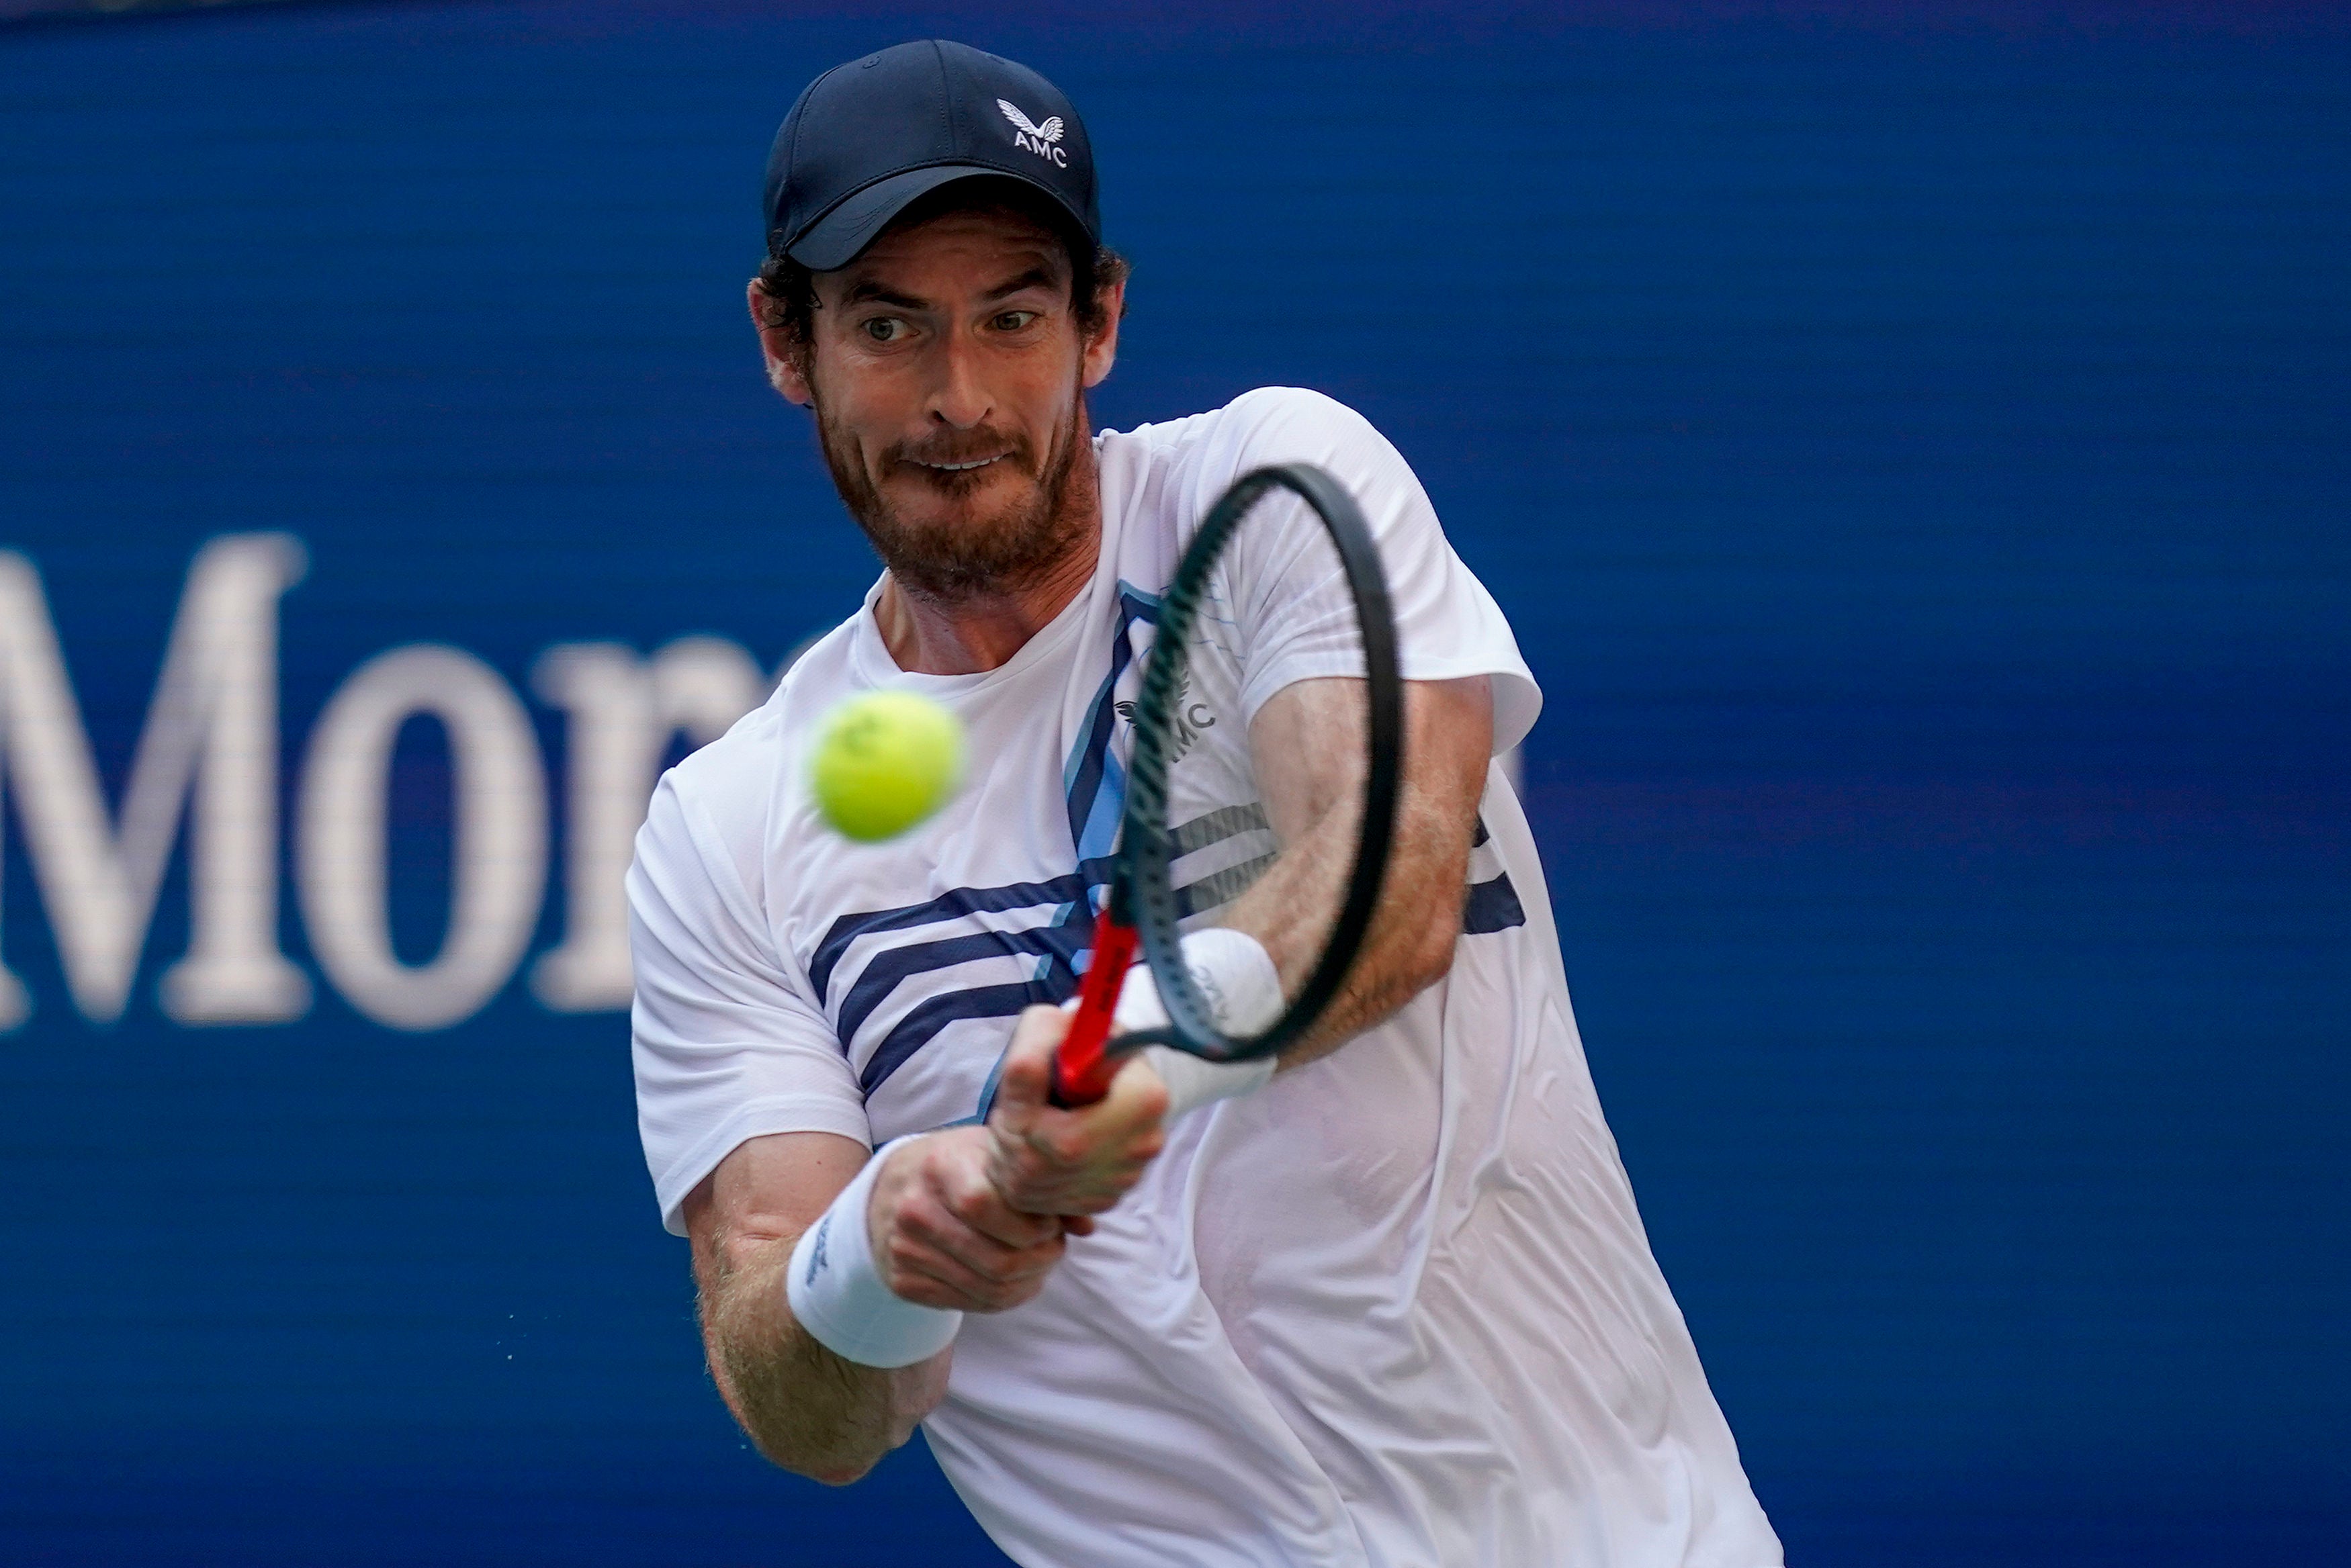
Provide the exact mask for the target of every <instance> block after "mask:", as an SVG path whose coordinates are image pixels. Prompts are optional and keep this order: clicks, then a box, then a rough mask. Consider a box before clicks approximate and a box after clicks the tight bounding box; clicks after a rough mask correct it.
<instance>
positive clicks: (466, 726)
mask: <svg viewBox="0 0 2351 1568" xmlns="http://www.w3.org/2000/svg"><path fill="white" fill-rule="evenodd" d="M415 714H428V715H430V716H432V717H433V718H435V719H438V720H439V721H440V722H441V723H442V725H443V727H444V729H445V730H446V731H447V732H448V737H449V765H450V773H451V774H452V775H453V783H454V786H455V787H454V789H453V791H452V794H453V796H454V799H453V800H452V802H451V810H452V815H453V819H454V820H453V832H452V833H451V839H452V848H451V857H450V858H451V866H450V897H449V903H450V909H449V929H448V934H447V935H446V936H445V937H444V938H443V939H442V942H441V950H440V951H439V952H437V953H435V954H434V957H433V960H432V961H431V962H430V963H426V964H424V965H423V966H421V967H417V968H411V967H409V966H408V965H406V964H403V963H402V962H401V961H400V960H399V958H398V957H397V956H396V955H395V954H394V953H393V952H392V919H391V911H390V910H389V909H387V907H386V905H385V888H384V877H385V871H384V858H385V851H386V846H385V841H384V831H385V812H386V798H385V797H386V794H387V792H388V790H389V788H390V785H391V770H392V746H393V744H394V742H396V741H397V739H398V738H399V734H400V727H401V725H402V723H403V722H405V721H406V720H408V719H409V718H410V717H411V716H412V715H415ZM298 815H299V823H298V829H297V831H298V845H299V848H300V855H299V858H298V872H299V877H298V887H299V888H300V890H301V895H302V918H303V920H304V922H305V923H306V924H307V925H308V929H309V933H310V949H311V951H312V952H313V953H315V954H316V955H317V957H318V960H319V967H320V968H321V969H323V970H325V971H327V978H328V979H329V980H331V981H334V982H335V988H336V989H337V990H338V991H340V992H342V993H343V997H344V999H345V1000H346V1001H348V1002H350V1004H351V1005H352V1006H353V1007H355V1008H357V1009H359V1011H360V1012H363V1013H365V1014H366V1015H367V1016H368V1017H370V1018H372V1019H374V1020H375V1021H376V1022H377V1023H384V1024H389V1025H390V1026H392V1028H394V1029H420V1030H421V1029H441V1028H445V1027H447V1026H448V1025H450V1024H452V1023H459V1022H461V1021H462V1020H464V1019H465V1018H467V1017H470V1016H471V1015H472V1014H473V1013H474V1012H475V1010H477V1009H478V1008H480V1007H481V1005H482V1004H483V1003H484V1002H487V1001H488V1000H489V999H490V998H491V997H492V996H494V995H495V994H496V992H497V990H498V988H499V987H500V986H502V985H504V984H505V983H506V981H507V976H509V975H511V974H512V973H513V972H514V969H515V965H516V964H517V962H519V961H521V959H522V953H523V949H524V948H525V947H526V946H528V944H529V942H530V937H531V930H532V928H533V927H535V926H537V925H538V908H539V899H540V898H541V896H542V895H543V894H544V893H545V892H546V889H547V780H546V776H545V773H544V771H543V770H542V768H541V767H540V765H539V755H538V737H537V736H536V735H535V734H533V733H532V732H531V727H530V716H529V715H528V713H526V712H525V711H523V706H522V702H521V701H520V700H519V699H517V697H516V696H515V694H514V691H513V689H512V688H510V687H508V686H507V683H506V681H505V680H502V679H500V678H499V676H498V673H497V671H496V670H492V669H491V668H490V667H489V666H488V665H486V664H484V663H483V662H482V661H481V660H480V659H476V658H475V657H474V656H473V655H472V654H470V653H467V652H465V651H464V650H463V649H455V648H444V647H441V646H438V645H436V644H432V643H418V644H415V645H413V646H412V647H408V648H395V649H392V650H390V651H389V652H386V653H381V654H378V655H377V656H376V657H375V658H373V659H370V660H368V662H366V663H365V664H362V665H360V667H359V669H357V670H353V671H352V672H351V675H350V679H348V680H345V681H344V682H343V684H342V687H341V689H340V690H339V691H336V693H335V695H334V697H333V698H332V700H330V701H329V702H328V704H327V708H326V711H324V712H323V713H321V714H319V724H318V728H317V729H315V730H313V731H312V732H311V734H310V752H309V757H308V761H307V762H306V763H305V764H304V767H303V771H302V797H301V802H300V805H299V806H298Z"/></svg>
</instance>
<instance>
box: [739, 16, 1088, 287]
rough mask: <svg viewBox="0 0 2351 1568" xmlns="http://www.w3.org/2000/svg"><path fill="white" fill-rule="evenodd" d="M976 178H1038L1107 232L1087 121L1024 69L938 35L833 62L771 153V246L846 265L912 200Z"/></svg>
mask: <svg viewBox="0 0 2351 1568" xmlns="http://www.w3.org/2000/svg"><path fill="white" fill-rule="evenodd" d="M975 175H989V176H995V177H998V178H1010V179H1014V180H1019V181H1021V182H1025V183H1027V184H1029V185H1033V186H1035V187H1036V188H1037V189H1038V190H1040V191H1042V192H1045V194H1047V195H1048V196H1050V197H1052V198H1053V200H1054V201H1055V202H1058V203H1060V205H1061V208H1062V210H1063V211H1065V212H1067V213H1069V215H1070V217H1071V220H1072V221H1073V222H1074V223H1076V224H1077V226H1078V228H1079V229H1080V230H1081V232H1082V233H1083V234H1084V235H1085V237H1086V239H1087V240H1088V241H1089V242H1091V243H1092V244H1097V245H1099V244H1101V243H1102V211H1101V207H1100V205H1099V203H1098V202H1096V200H1095V192H1094V155H1093V147H1092V143H1091V142H1089V141H1088V140H1086V127H1085V122H1084V121H1083V120H1081V119H1079V118H1078V111H1077V110H1076V109H1073V108H1071V105H1070V100H1069V99H1066V98H1063V97H1062V96H1061V88H1057V87H1055V86H1054V85H1053V84H1052V83H1051V82H1049V81H1047V80H1046V79H1045V78H1043V77H1040V76H1039V75H1038V74H1037V73H1036V72H1035V71H1032V70H1030V69H1029V67H1027V66H1024V65H1019V64H1017V63H1015V62H1014V61H1011V60H1006V59H999V58H998V57H996V56H994V55H987V54H982V53H981V52H980V51H979V50H977V49H975V48H973V47H971V46H969V45H968V44H956V43H950V42H948V41H947V40H946V39H944V38H931V39H926V40H925V41H924V42H922V43H919V44H900V45H898V46H896V47H893V48H888V49H884V50H883V51H882V52H881V53H880V54H878V55H868V56H867V57H864V58H863V59H861V60H852V61H850V62H849V63H848V64H847V65H841V66H835V67H832V69H831V70H829V71H827V72H825V73H824V75H822V76H820V77H819V78H816V80H814V81H812V82H810V84H809V86H808V90H807V91H806V92H803V93H802V94H800V97H799V102H798V103H795V104H794V105H792V111H791V113H789V114H788V115H786V116H785V117H784V125H783V129H782V130H778V131H777V132H776V145H775V149H774V151H771V152H769V153H768V190H767V213H768V254H769V255H771V256H780V255H789V256H790V257H791V258H792V260H794V261H796V262H798V263H799V264H800V265H802V266H804V267H807V268H808V269H809V270H810V271H811V272H830V271H831V270H832V269H833V268H835V267H839V266H846V265H848V264H849V263H850V262H851V261H852V259H854V258H855V256H856V255H857V253H858V252H860V251H862V250H863V249H864V248H865V247H866V246H867V245H868V244H872V241H873V237H874V236H875V235H876V234H880V233H881V232H882V231H883V229H884V228H886V227H888V226H889V223H890V220H891V219H893V218H894V217H896V216H897V215H898V214H899V213H902V212H904V211H905V209H906V206H907V204H908V203H909V202H914V201H915V200H916V199H918V198H920V197H921V196H923V195H925V194H926V193H928V192H932V191H935V190H936V189H937V188H938V187H940V186H941V185H945V184H947V183H948V182H952V181H956V180H967V179H970V178H972V177H973V176H975Z"/></svg>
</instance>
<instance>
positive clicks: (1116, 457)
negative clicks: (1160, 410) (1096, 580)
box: [1095, 387, 1419, 533]
mask: <svg viewBox="0 0 2351 1568" xmlns="http://www.w3.org/2000/svg"><path fill="white" fill-rule="evenodd" d="M1095 451H1096V453H1097V455H1098V457H1099V458H1100V461H1101V464H1102V495H1103V501H1104V507H1103V509H1104V512H1105V513H1106V514H1120V513H1123V512H1126V511H1130V510H1134V511H1140V512H1143V513H1145V514H1164V515H1165V517H1166V518H1167V519H1168V520H1170V521H1171V522H1173V523H1174V524H1175V525H1176V527H1177V530H1178V532H1179V533H1181V532H1184V531H1186V525H1187V524H1196V523H1197V522H1198V520H1199V518H1200V516H1201V515H1202V514H1204V513H1205V512H1206V511H1207V507H1208V505H1209V504H1211V503H1212V502H1214V501H1215V500H1216V498H1217V496H1219V495H1221V494H1223V493H1224V491H1225V488H1226V487H1227V486H1228V485H1229V484H1231V483H1232V482H1233V481H1234V480H1236V479H1238V478H1239V477H1240V476H1241V475H1242V474H1244V473H1247V472H1249V471H1250V470H1251V469H1256V468H1262V467H1264V466H1265V465H1266V464H1268V463H1275V462H1311V463H1314V464H1316V465H1317V466H1319V467H1322V468H1325V469H1328V470H1330V471H1331V472H1332V473H1334V474H1337V475H1338V476H1339V477H1340V479H1341V480H1342V481H1343V482H1345V483H1349V484H1350V485H1351V486H1352V487H1353V488H1355V489H1356V490H1357V492H1358V493H1379V492H1382V491H1386V490H1390V489H1394V488H1397V487H1402V488H1405V489H1406V490H1408V491H1409V492H1410V493H1414V494H1416V495H1417V494H1418V493H1419V483H1418V481H1417V480H1416V479H1415V478H1414V476H1413V472H1412V470H1411V468H1410V467H1409V466H1408V465H1406V463H1405V461H1404V459H1403V457H1402V456H1401V455H1399V454H1398V453H1397V452H1396V449H1395V447H1394V446H1393V445H1391V444H1389V442H1388V441H1387V438H1386V437H1384V436H1383V435H1381V434H1380V432H1379V431H1377V430H1376V429H1374V427H1373V424H1372V422H1371V421H1369V420H1367V419H1365V418H1364V416H1363V415H1362V414H1360V413H1357V412H1356V411H1355V410H1353V409H1351V408H1349V407H1348V406H1347V405H1346V404H1344V403H1343V402H1341V401H1339V400H1338V399H1336V398H1333V397H1330V396H1327V395H1326V394H1324V393H1322V392H1317V391H1312V390H1310V389H1306V388H1304V387H1259V388H1258V389H1256V390H1254V391H1249V392H1244V393H1242V394H1241V395H1240V396H1239V397H1238V398H1235V399H1234V400H1232V401H1231V402H1229V403H1227V404H1226V405H1225V406H1224V407H1223V408H1220V409H1212V410H1209V411H1207V413H1202V414H1194V415H1192V416H1191V417H1189V418H1188V419H1181V420H1167V421H1162V422H1160V423H1156V424H1147V425H1137V426H1136V427H1135V428H1134V429H1133V430H1131V431H1103V432H1102V435H1101V436H1100V437H1098V438H1097V440H1096V445H1095Z"/></svg>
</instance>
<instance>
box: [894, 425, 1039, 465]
mask: <svg viewBox="0 0 2351 1568" xmlns="http://www.w3.org/2000/svg"><path fill="white" fill-rule="evenodd" d="M881 457H882V462H881V464H880V466H881V467H882V468H883V470H884V471H885V472H886V471H887V470H890V469H893V468H918V469H921V470H922V471H923V472H925V473H930V474H935V473H936V472H937V468H936V466H935V465H939V464H946V463H958V462H979V461H980V460H981V459H983V458H990V457H1001V458H1003V459H1005V460H1006V461H1008V462H1011V463H1012V464H1013V465H1014V466H1015V467H1018V468H1021V469H1025V470H1027V471H1029V472H1032V473H1033V472H1036V468H1037V463H1036V452H1035V449H1034V448H1033V447H1032V446H1031V445H1030V444H1029V440H1028V438H1027V437H1026V436H1024V435H1022V434H1021V433H1020V432H1019V431H999V430H996V429H993V428H992V427H990V426H987V425H980V426H978V427H977V428H975V429H972V430H967V431H950V432H947V433H945V434H941V435H936V436H932V437H929V438H927V439H925V440H923V441H893V442H892V443H891V444H890V445H889V446H887V447H885V448H883V451H882V453H881Z"/></svg>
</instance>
